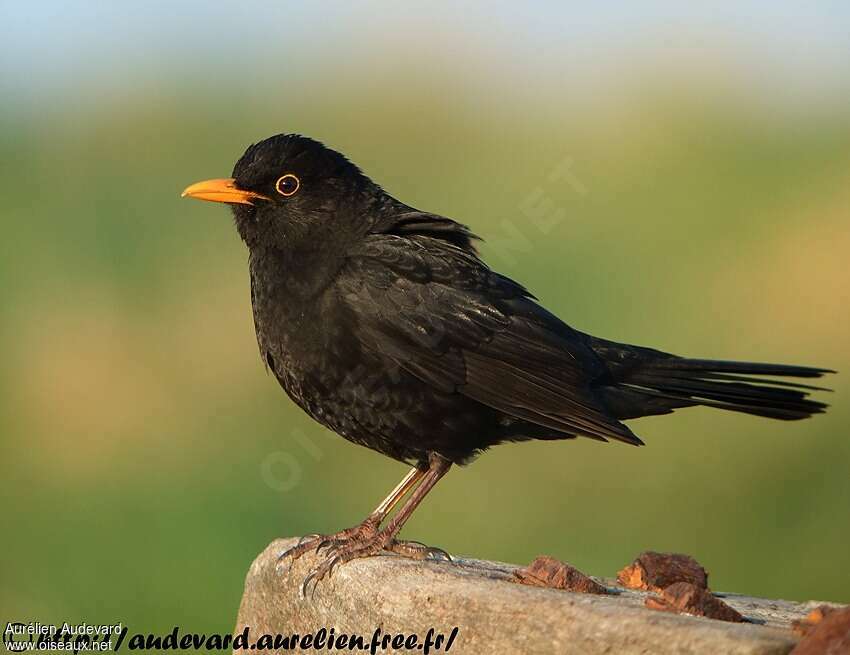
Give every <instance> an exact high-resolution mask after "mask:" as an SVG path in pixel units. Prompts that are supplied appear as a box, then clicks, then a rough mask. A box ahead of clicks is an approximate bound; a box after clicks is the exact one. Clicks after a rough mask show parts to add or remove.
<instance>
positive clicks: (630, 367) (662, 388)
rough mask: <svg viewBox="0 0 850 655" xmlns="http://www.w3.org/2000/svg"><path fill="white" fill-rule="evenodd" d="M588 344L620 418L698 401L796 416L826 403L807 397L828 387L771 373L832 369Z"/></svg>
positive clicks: (814, 373) (799, 374)
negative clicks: (609, 380) (601, 362)
mask: <svg viewBox="0 0 850 655" xmlns="http://www.w3.org/2000/svg"><path fill="white" fill-rule="evenodd" d="M594 349H595V350H596V352H597V353H598V354H599V355H601V356H602V357H603V358H604V359H605V360H606V362H607V363H608V365H609V369H610V371H611V374H612V377H613V382H614V384H613V385H609V386H606V387H604V391H603V394H604V396H605V400H606V402H608V404H609V406H610V407H611V409H612V411H613V412H614V413H615V414H616V415H617V417H618V418H620V419H627V418H637V417H639V416H649V415H653V414H666V413H669V412H671V411H673V410H674V409H678V408H680V407H690V406H694V405H704V406H707V407H716V408H718V409H726V410H730V411H734V412H743V413H745V414H753V415H755V416H764V417H768V418H775V419H780V420H785V421H794V420H799V419H803V418H807V417H809V416H811V415H813V414H820V413H822V412H823V411H824V410H825V409H826V408H827V405H826V404H824V403H821V402H818V401H815V400H811V399H810V398H809V397H808V396H809V394H810V392H812V391H829V389H824V388H823V387H815V386H812V385H807V384H801V383H798V382H790V381H787V380H777V379H774V378H776V377H795V378H819V377H821V376H823V375H824V374H826V373H834V371H832V370H830V369H825V368H812V367H808V366H791V365H786V364H758V363H753V362H729V361H720V360H709V359H687V358H683V357H676V356H674V355H670V354H667V353H663V352H660V351H657V350H651V349H648V348H639V347H637V346H627V345H624V344H614V343H612V342H604V341H602V340H598V341H597V342H596V343H595V344H594ZM758 376H773V377H765V378H763V377H758Z"/></svg>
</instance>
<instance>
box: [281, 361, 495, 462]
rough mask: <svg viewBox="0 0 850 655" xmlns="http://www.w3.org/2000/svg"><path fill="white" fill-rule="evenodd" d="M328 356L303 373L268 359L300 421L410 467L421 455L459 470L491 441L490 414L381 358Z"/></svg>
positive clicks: (492, 419)
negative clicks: (435, 456) (304, 417)
mask: <svg viewBox="0 0 850 655" xmlns="http://www.w3.org/2000/svg"><path fill="white" fill-rule="evenodd" d="M335 350H336V349H333V348H331V349H328V350H326V351H325V352H324V353H316V354H315V355H314V356H313V357H311V358H309V361H310V365H309V366H305V365H304V362H305V359H308V358H304V357H303V356H302V357H299V358H298V363H297V364H296V363H295V361H294V359H293V358H286V357H285V355H283V354H281V355H283V359H282V360H281V363H282V364H283V365H278V360H277V359H276V358H272V359H273V360H274V366H271V365H270V368H272V369H273V370H274V374H275V376H276V377H277V379H278V381H279V382H280V384H281V386H282V387H283V388H284V390H285V391H286V392H287V394H288V395H289V396H290V398H292V400H293V401H295V402H296V403H297V404H298V405H299V406H300V407H301V408H302V409H303V410H304V411H305V412H307V414H309V415H310V416H311V417H312V418H314V419H315V420H316V421H318V422H319V423H321V424H322V425H324V426H325V427H327V428H329V429H331V430H333V431H334V432H336V433H337V434H339V435H340V436H342V437H344V438H346V439H348V440H349V441H351V442H353V443H356V444H359V445H362V446H366V447H368V448H371V449H373V450H376V451H378V452H380V453H382V454H384V455H386V456H388V457H392V458H393V459H397V460H399V461H404V462H408V463H412V464H415V463H419V462H426V461H427V458H428V452H438V453H440V454H441V455H443V456H445V457H447V458H448V459H451V460H452V461H455V462H458V463H460V462H463V461H465V460H468V459H469V458H470V457H471V456H473V455H474V454H475V453H476V452H477V450H479V449H480V448H481V447H482V445H483V443H484V442H487V441H490V439H492V437H493V436H495V435H496V433H497V431H498V421H499V417H498V415H497V413H496V412H494V410H492V409H490V408H489V407H486V406H484V405H481V404H480V403H478V402H476V401H474V400H472V399H469V398H467V397H465V396H463V395H461V394H458V393H446V392H442V391H439V390H436V389H434V388H432V387H431V386H429V385H428V384H426V383H425V382H423V381H422V380H420V379H419V378H417V377H415V376H413V375H412V374H410V373H408V372H407V371H406V370H404V369H403V368H401V367H400V366H398V365H397V364H396V363H395V362H393V361H392V360H390V359H388V358H385V357H383V356H381V355H377V354H373V353H367V352H362V351H361V352H360V353H358V356H357V357H356V358H353V357H350V356H349V357H347V358H346V357H341V356H339V355H340V353H339V352H338V351H337V352H336V353H335V352H334V351H335ZM335 354H336V356H334V355H335ZM350 354H351V353H350V352H349V355H350ZM267 360H268V358H267Z"/></svg>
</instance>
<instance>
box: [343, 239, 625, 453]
mask: <svg viewBox="0 0 850 655" xmlns="http://www.w3.org/2000/svg"><path fill="white" fill-rule="evenodd" d="M338 289H339V292H340V294H341V296H342V298H343V300H344V302H345V303H346V305H347V306H348V307H349V309H350V311H352V312H353V313H354V315H355V317H356V322H357V325H358V327H359V330H358V336H359V338H361V339H362V340H363V345H364V347H366V348H370V349H372V350H374V351H377V352H380V353H381V354H383V355H384V356H386V357H389V358H391V359H392V360H394V361H395V362H396V363H397V365H399V366H400V367H402V368H404V369H405V370H407V371H409V372H410V373H412V374H413V375H415V376H417V377H419V378H420V379H422V380H424V381H425V382H427V383H428V384H430V385H431V386H433V387H434V388H436V389H439V390H442V391H444V392H447V393H460V394H464V395H466V396H468V397H470V398H473V399H475V400H477V401H479V402H481V403H483V404H485V405H488V406H490V407H493V408H495V409H497V410H499V411H501V412H504V413H505V414H508V415H510V416H513V417H516V418H518V419H522V420H525V421H528V422H530V423H534V424H537V425H541V426H544V427H546V428H549V429H552V430H553V431H554V432H563V433H565V434H569V435H582V436H587V437H591V438H595V439H600V440H603V441H604V440H606V439H609V438H610V439H617V440H620V441H626V442H629V443H636V444H639V443H641V442H640V440H639V439H638V438H637V437H636V436H635V435H634V434H633V433H632V432H631V430H629V429H628V428H627V427H626V426H625V425H623V424H622V423H620V422H619V421H617V420H616V418H614V417H613V416H612V415H611V414H610V413H609V412H608V411H607V410H606V408H605V407H604V404H603V402H602V401H601V400H600V398H599V397H597V396H596V394H595V393H594V392H593V390H592V383H593V382H595V381H596V382H598V381H599V380H600V379H602V378H604V377H605V376H606V375H607V374H608V373H607V369H606V367H605V366H604V364H603V363H602V362H601V360H600V359H599V358H598V356H597V355H596V354H595V353H594V352H593V350H592V349H591V348H590V347H589V345H588V344H587V341H586V337H585V336H584V335H582V334H580V333H578V332H576V331H574V330H572V329H571V328H569V327H568V326H567V325H565V324H564V323H562V322H561V321H560V320H559V319H557V318H556V317H555V316H553V315H552V314H550V313H549V312H547V311H546V310H545V309H543V308H542V307H540V306H539V305H538V304H537V303H536V302H534V300H533V299H532V298H531V296H530V294H529V293H528V292H527V291H526V290H525V289H524V288H523V287H522V286H520V285H519V284H517V283H516V282H514V281H512V280H510V279H508V278H506V277H504V276H502V275H499V274H498V273H495V272H493V271H491V270H490V269H489V268H487V267H486V266H485V265H484V263H483V262H482V261H481V260H480V259H478V257H477V256H475V254H474V253H473V252H470V251H469V250H466V249H463V248H461V247H458V246H457V245H455V244H454V243H452V242H451V241H448V240H446V239H443V238H438V237H435V236H431V235H423V234H407V235H403V234H374V235H370V236H369V237H367V238H366V239H365V240H364V242H362V243H361V244H360V245H358V246H357V247H355V248H354V249H353V250H352V251H351V253H350V256H349V259H348V260H347V262H346V266H345V267H344V269H343V270H342V272H341V274H340V276H339V278H338Z"/></svg>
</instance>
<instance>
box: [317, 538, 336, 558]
mask: <svg viewBox="0 0 850 655" xmlns="http://www.w3.org/2000/svg"><path fill="white" fill-rule="evenodd" d="M338 541H339V540H338V539H323V540H322V541H320V542H319V545H318V546H316V554H317V555H318V554H319V553H321V552H322V551H323V550H324V549H325V548H330V547H331V546H332V545H333V544H334V543H336V542H338Z"/></svg>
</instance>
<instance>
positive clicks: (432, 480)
mask: <svg viewBox="0 0 850 655" xmlns="http://www.w3.org/2000/svg"><path fill="white" fill-rule="evenodd" d="M451 465H452V463H451V461H449V460H447V459H445V458H444V457H442V456H440V455H438V454H436V453H431V454H430V457H429V460H428V470H427V472H424V474H423V476H422V481H421V483H420V484H419V486H418V487H417V488H416V490H415V491H414V492H413V493H412V494H411V496H410V498H408V499H407V502H406V503H405V504H404V505H403V506H402V508H401V509H400V510H399V511H398V513H397V514H396V515H395V516H394V517H393V518H392V519H391V520H390V522H389V523H388V524H387V526H386V527H385V528H383V529H382V530H377V531H375V532H373V533H372V534H364V535H358V536H357V538H350V539H347V540H345V541H341V542H339V543H336V544H333V545H332V546H330V547H329V549H328V557H327V559H325V561H323V562H322V563H321V564H319V566H317V567H316V568H315V569H313V570H312V571H311V572H310V573H309V574H308V575H307V577H306V578H305V579H304V582H303V583H302V584H301V595H302V596H304V595H305V594H306V591H307V587H308V586H309V584H310V583H311V582H312V583H313V585H314V586H313V589H314V590H315V585H317V584H318V583H319V581H320V580H322V578H324V577H325V576H328V575H330V574H331V573H332V572H333V569H334V567H335V566H336V565H337V564H344V563H345V562H349V561H351V560H353V559H358V558H361V557H371V556H372V555H377V554H379V553H380V552H381V551H384V550H389V551H392V552H395V553H398V554H400V555H405V556H407V557H414V558H416V559H422V558H424V557H427V556H429V555H435V554H439V555H444V556H445V557H447V558H448V554H447V553H446V552H445V551H442V550H440V549H436V548H429V547H428V546H424V545H423V544H419V543H416V542H405V541H397V540H396V538H395V537H396V535H397V534H398V532H399V530H401V528H402V526H403V525H404V524H405V522H406V521H407V519H409V518H410V516H411V514H413V512H414V510H415V509H416V508H417V507H418V506H419V503H421V502H422V499H423V498H425V496H427V495H428V492H429V491H431V489H433V488H434V486H435V485H436V484H437V482H439V481H440V478H442V477H443V476H444V475H445V474H446V473H447V472H448V470H449V469H450V468H451ZM382 504H383V503H382ZM449 559H450V558H449Z"/></svg>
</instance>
